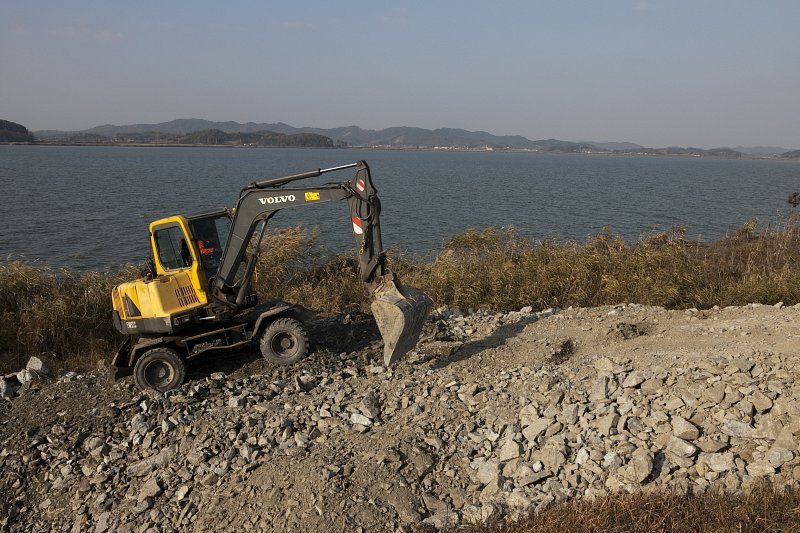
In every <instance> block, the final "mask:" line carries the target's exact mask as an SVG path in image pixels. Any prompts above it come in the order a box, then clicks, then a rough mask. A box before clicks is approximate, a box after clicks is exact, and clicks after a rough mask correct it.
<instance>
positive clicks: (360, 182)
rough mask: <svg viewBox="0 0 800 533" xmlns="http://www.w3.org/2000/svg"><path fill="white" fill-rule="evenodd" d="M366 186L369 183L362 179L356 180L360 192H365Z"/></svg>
mask: <svg viewBox="0 0 800 533" xmlns="http://www.w3.org/2000/svg"><path fill="white" fill-rule="evenodd" d="M366 187H367V184H366V183H364V180H362V179H359V180H358V181H357V182H356V189H358V192H364V189H365V188H366Z"/></svg>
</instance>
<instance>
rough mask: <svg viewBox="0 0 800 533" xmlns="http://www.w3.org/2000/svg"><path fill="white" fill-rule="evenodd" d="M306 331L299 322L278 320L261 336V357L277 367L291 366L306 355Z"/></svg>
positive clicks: (286, 319) (307, 342)
mask: <svg viewBox="0 0 800 533" xmlns="http://www.w3.org/2000/svg"><path fill="white" fill-rule="evenodd" d="M308 345H309V341H308V330H306V327H305V326H304V325H303V323H302V322H300V321H299V320H295V319H293V318H279V319H277V320H274V321H273V322H272V323H271V324H270V325H268V326H267V327H266V328H264V333H262V334H261V342H260V343H259V346H260V348H261V355H263V356H264V359H266V360H268V361H271V362H273V363H275V364H278V365H291V364H294V363H296V362H297V361H299V360H300V359H302V358H303V357H305V356H306V355H307V354H308Z"/></svg>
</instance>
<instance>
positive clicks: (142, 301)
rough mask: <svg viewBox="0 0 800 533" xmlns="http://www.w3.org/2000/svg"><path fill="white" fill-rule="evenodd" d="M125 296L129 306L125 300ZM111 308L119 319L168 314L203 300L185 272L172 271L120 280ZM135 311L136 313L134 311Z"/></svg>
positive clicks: (199, 303)
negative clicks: (126, 280)
mask: <svg viewBox="0 0 800 533" xmlns="http://www.w3.org/2000/svg"><path fill="white" fill-rule="evenodd" d="M126 296H127V297H128V298H129V299H130V302H131V303H132V304H133V306H130V305H128V304H126V303H125V301H124V298H125V297H126ZM113 302H114V309H115V310H116V311H117V312H118V313H119V315H120V318H121V319H122V320H129V319H136V318H169V317H170V316H171V315H172V314H174V313H178V312H181V311H187V310H189V309H193V308H195V307H200V306H203V305H205V304H206V303H207V300H206V294H205V292H197V291H196V290H195V288H194V285H193V283H192V280H191V276H190V274H189V273H188V272H172V273H169V274H165V275H163V276H159V277H157V278H155V279H153V280H150V281H145V280H142V279H137V280H135V281H131V282H128V283H122V284H120V285H118V286H117V287H116V289H115V290H114V294H113ZM137 310H138V311H139V313H138V314H137V313H136V311H137Z"/></svg>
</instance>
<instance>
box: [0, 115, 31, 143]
mask: <svg viewBox="0 0 800 533" xmlns="http://www.w3.org/2000/svg"><path fill="white" fill-rule="evenodd" d="M35 140H36V137H34V136H33V135H32V134H31V132H29V131H28V128H26V127H25V126H23V125H22V124H17V123H16V122H11V121H10V120H0V142H33V141H35Z"/></svg>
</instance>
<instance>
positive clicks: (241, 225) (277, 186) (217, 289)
mask: <svg viewBox="0 0 800 533" xmlns="http://www.w3.org/2000/svg"><path fill="white" fill-rule="evenodd" d="M353 167H356V174H355V176H354V177H353V179H351V180H349V181H345V182H341V183H328V184H324V185H319V186H312V187H309V188H283V185H286V184H288V183H291V182H293V181H298V180H302V179H307V178H312V177H315V176H319V175H321V174H324V173H326V172H333V171H336V170H342V169H345V168H353ZM344 199H347V203H348V207H349V209H350V221H351V223H352V227H353V235H354V236H355V240H356V249H357V250H358V261H359V271H360V276H361V281H362V282H364V284H365V285H366V286H367V289H368V290H369V291H372V290H373V289H374V287H375V286H376V285H377V284H378V283H379V282H380V280H381V279H382V278H383V276H385V275H386V274H388V271H387V268H386V264H385V260H386V257H385V254H384V253H383V245H382V243H381V230H380V211H381V204H380V200H379V199H378V195H377V191H376V190H375V186H374V185H373V183H372V177H371V176H370V172H369V167H368V166H367V163H366V162H365V161H358V162H357V163H353V164H350V165H344V166H340V167H334V168H329V169H317V170H312V171H309V172H304V173H301V174H294V175H291V176H285V177H283V178H274V179H268V180H263V181H256V182H253V183H251V184H250V185H248V186H247V187H245V188H244V189H242V192H241V194H240V195H239V201H238V203H237V204H236V211H235V213H234V216H233V222H232V224H231V232H230V235H229V236H228V242H227V244H226V245H225V249H224V251H223V254H222V259H221V261H220V265H219V270H218V271H217V275H216V276H215V278H214V279H213V281H212V282H211V286H210V297H211V298H212V299H213V300H214V301H216V302H218V303H221V304H223V305H224V306H225V307H228V308H229V309H233V310H236V309H239V308H241V307H242V306H243V305H244V301H245V298H246V296H247V294H248V293H249V290H250V288H249V285H250V281H251V279H252V276H253V269H254V268H255V260H256V254H257V250H256V251H255V252H254V254H253V255H252V256H251V257H250V260H249V262H248V265H247V268H246V269H245V273H244V275H243V276H241V279H236V278H237V272H238V271H239V268H240V267H241V265H242V263H243V262H244V260H245V256H246V255H247V245H248V243H249V242H250V240H251V238H252V237H253V233H254V232H255V230H256V227H257V226H258V224H259V223H260V222H262V221H263V222H264V225H263V227H262V228H261V232H262V236H263V233H264V232H265V231H266V225H267V223H268V222H269V220H270V219H271V218H272V217H273V216H274V215H275V213H277V212H278V211H280V210H281V209H288V208H291V207H301V206H310V205H314V204H319V203H322V202H332V201H336V200H344ZM256 248H258V246H257V247H256Z"/></svg>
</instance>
